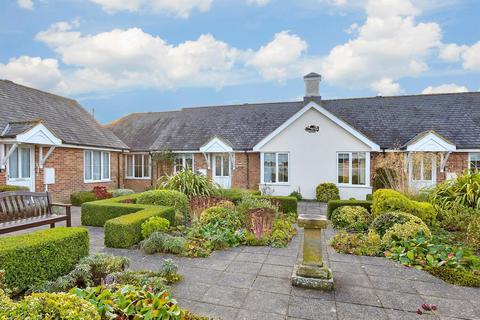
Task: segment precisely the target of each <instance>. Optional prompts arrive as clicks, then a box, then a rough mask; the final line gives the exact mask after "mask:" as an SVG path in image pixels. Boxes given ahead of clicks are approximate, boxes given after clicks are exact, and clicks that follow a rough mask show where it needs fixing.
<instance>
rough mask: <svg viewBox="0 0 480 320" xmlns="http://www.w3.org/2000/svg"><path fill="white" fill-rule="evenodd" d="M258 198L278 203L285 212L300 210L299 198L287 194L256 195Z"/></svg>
mask: <svg viewBox="0 0 480 320" xmlns="http://www.w3.org/2000/svg"><path fill="white" fill-rule="evenodd" d="M255 198H258V199H268V200H270V201H271V202H272V204H274V205H276V204H278V205H279V207H280V208H278V209H279V210H280V211H281V212H283V213H290V212H294V213H297V211H298V200H297V198H295V197H285V196H255Z"/></svg>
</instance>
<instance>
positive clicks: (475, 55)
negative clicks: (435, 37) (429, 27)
mask: <svg viewBox="0 0 480 320" xmlns="http://www.w3.org/2000/svg"><path fill="white" fill-rule="evenodd" d="M439 56H440V59H442V60H444V61H447V62H458V61H461V62H462V66H463V68H464V69H465V70H472V71H480V41H479V42H477V43H476V44H474V45H472V46H468V45H458V44H456V43H451V44H448V45H444V46H443V47H442V48H441V50H440V54H439Z"/></svg>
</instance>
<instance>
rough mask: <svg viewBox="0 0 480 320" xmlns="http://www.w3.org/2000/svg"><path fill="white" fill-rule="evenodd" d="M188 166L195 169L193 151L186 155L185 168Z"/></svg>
mask: <svg viewBox="0 0 480 320" xmlns="http://www.w3.org/2000/svg"><path fill="white" fill-rule="evenodd" d="M186 168H189V169H190V170H192V171H193V154H191V153H189V154H186V155H185V169H186Z"/></svg>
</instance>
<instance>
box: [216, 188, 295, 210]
mask: <svg viewBox="0 0 480 320" xmlns="http://www.w3.org/2000/svg"><path fill="white" fill-rule="evenodd" d="M219 196H221V197H223V198H226V199H228V200H230V201H232V202H233V203H235V205H237V204H238V203H239V202H240V201H241V200H242V198H243V197H244V196H253V197H254V198H260V199H272V200H274V201H278V202H279V203H280V210H281V211H282V212H285V213H290V212H295V213H297V206H298V200H297V198H295V197H285V196H262V195H260V191H254V190H247V189H223V190H221V191H220V195H219Z"/></svg>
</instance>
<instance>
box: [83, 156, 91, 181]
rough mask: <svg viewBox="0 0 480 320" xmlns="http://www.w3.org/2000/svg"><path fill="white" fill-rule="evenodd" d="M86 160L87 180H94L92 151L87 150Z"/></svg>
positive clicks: (85, 171) (84, 169)
mask: <svg viewBox="0 0 480 320" xmlns="http://www.w3.org/2000/svg"><path fill="white" fill-rule="evenodd" d="M84 154H85V161H84V162H83V163H84V168H83V172H84V173H85V180H92V152H91V151H85V153H84Z"/></svg>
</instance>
